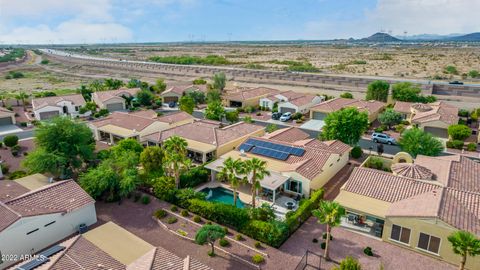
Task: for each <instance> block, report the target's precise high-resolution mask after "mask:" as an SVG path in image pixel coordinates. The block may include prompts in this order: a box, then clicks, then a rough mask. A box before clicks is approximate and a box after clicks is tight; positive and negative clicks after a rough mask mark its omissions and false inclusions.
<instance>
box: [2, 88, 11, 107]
mask: <svg viewBox="0 0 480 270" xmlns="http://www.w3.org/2000/svg"><path fill="white" fill-rule="evenodd" d="M9 96H10V94H9V93H7V92H6V91H1V92H0V100H1V101H2V107H6V106H5V101H6V100H7V99H8V98H9Z"/></svg>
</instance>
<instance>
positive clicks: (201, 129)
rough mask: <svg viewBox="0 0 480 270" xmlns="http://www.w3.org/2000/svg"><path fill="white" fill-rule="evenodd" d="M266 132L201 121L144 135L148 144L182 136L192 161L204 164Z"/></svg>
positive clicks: (241, 125)
mask: <svg viewBox="0 0 480 270" xmlns="http://www.w3.org/2000/svg"><path fill="white" fill-rule="evenodd" d="M263 133H264V128H263V127H261V126H258V125H254V124H249V123H245V122H239V123H236V124H233V125H229V126H223V125H222V124H221V123H220V122H216V121H209V120H199V121H195V122H192V123H188V124H185V125H179V126H176V127H173V128H169V129H165V130H162V131H157V132H155V133H152V134H149V135H147V136H145V140H146V141H147V142H148V144H149V145H158V144H161V143H162V142H163V141H165V140H167V139H168V138H169V137H171V136H180V137H182V138H183V139H185V140H186V141H187V143H188V150H189V155H190V158H192V159H193V161H196V162H200V163H204V162H207V161H209V160H211V159H213V158H215V157H217V156H220V155H223V154H224V153H225V152H227V151H230V150H232V149H234V148H235V147H237V146H238V145H239V144H240V143H241V142H242V141H243V140H245V138H247V137H249V136H253V135H263Z"/></svg>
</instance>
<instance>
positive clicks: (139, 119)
mask: <svg viewBox="0 0 480 270" xmlns="http://www.w3.org/2000/svg"><path fill="white" fill-rule="evenodd" d="M155 121H156V120H155V119H152V118H148V117H143V116H141V115H137V114H134V113H133V114H132V113H127V112H113V113H111V114H110V115H108V116H107V117H105V118H102V119H98V120H94V121H91V122H90V124H91V125H93V126H95V127H97V128H99V127H103V126H106V125H114V126H118V127H122V128H126V129H130V130H134V129H135V130H137V131H142V130H144V129H145V128H147V127H148V126H150V125H151V124H153V123H155Z"/></svg>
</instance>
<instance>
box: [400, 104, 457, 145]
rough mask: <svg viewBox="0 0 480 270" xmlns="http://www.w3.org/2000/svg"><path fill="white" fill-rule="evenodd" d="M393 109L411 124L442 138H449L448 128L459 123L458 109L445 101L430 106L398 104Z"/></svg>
mask: <svg viewBox="0 0 480 270" xmlns="http://www.w3.org/2000/svg"><path fill="white" fill-rule="evenodd" d="M393 109H394V110H395V111H397V112H400V113H402V114H403V115H404V117H405V119H406V120H408V121H409V122H410V123H412V124H415V125H417V126H418V127H419V128H421V129H423V130H425V131H426V132H429V133H431V134H433V135H434V136H437V137H441V138H448V131H447V129H448V127H449V126H450V125H454V124H457V123H458V120H459V117H458V108H457V107H455V106H452V105H450V104H447V103H445V102H444V101H438V102H434V103H429V104H422V103H411V102H398V101H397V102H396V103H395V106H394V107H393Z"/></svg>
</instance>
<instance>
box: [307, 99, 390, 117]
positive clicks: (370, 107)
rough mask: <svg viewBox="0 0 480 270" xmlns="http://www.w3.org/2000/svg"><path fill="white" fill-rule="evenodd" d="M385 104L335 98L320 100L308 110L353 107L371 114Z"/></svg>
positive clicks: (328, 111)
mask: <svg viewBox="0 0 480 270" xmlns="http://www.w3.org/2000/svg"><path fill="white" fill-rule="evenodd" d="M385 105H386V104H385V103H383V102H380V101H376V100H370V101H366V100H358V99H349V98H335V99H331V100H327V101H325V102H322V103H320V104H318V105H316V106H314V107H312V108H311V109H310V110H314V111H320V112H326V113H331V112H336V111H338V110H341V109H343V108H350V107H354V108H357V109H358V110H359V111H367V112H368V113H369V114H371V113H374V112H376V111H379V110H381V109H382V108H383V107H385Z"/></svg>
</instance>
